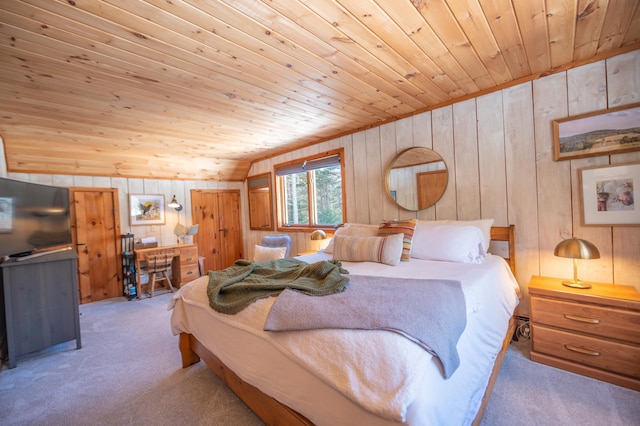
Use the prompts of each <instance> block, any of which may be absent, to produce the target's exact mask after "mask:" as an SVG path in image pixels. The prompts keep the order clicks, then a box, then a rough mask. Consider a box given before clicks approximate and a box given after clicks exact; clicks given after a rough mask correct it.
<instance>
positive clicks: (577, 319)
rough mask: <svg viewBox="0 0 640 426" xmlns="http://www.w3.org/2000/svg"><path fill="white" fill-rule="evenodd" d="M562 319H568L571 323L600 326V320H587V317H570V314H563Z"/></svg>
mask: <svg viewBox="0 0 640 426" xmlns="http://www.w3.org/2000/svg"><path fill="white" fill-rule="evenodd" d="M564 317H565V318H566V319H570V320H573V321H579V322H586V323H588V324H600V320H599V319H595V318H587V317H581V316H578V315H570V314H564Z"/></svg>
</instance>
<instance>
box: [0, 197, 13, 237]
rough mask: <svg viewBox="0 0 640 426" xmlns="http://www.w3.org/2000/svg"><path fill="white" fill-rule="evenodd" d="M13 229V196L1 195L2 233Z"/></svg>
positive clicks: (0, 224)
mask: <svg viewBox="0 0 640 426" xmlns="http://www.w3.org/2000/svg"><path fill="white" fill-rule="evenodd" d="M12 231H13V198H11V197H0V233H3V234H5V233H9V232H12Z"/></svg>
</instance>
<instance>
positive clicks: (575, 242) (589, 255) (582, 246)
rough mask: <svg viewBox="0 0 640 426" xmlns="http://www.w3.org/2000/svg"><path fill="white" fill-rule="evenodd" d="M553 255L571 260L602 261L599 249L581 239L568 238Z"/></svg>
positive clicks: (558, 246) (557, 247)
mask: <svg viewBox="0 0 640 426" xmlns="http://www.w3.org/2000/svg"><path fill="white" fill-rule="evenodd" d="M553 254H554V255H556V256H558V257H568V258H570V259H600V252H599V251H598V248H597V247H596V246H594V245H593V244H592V243H590V242H589V241H587V240H581V239H579V238H567V239H566V240H563V241H561V242H560V243H559V244H558V245H557V246H556V249H555V250H554V251H553Z"/></svg>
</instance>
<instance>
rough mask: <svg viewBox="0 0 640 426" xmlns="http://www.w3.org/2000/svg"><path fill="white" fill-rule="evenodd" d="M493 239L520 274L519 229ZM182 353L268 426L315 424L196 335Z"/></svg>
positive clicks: (497, 229)
mask: <svg viewBox="0 0 640 426" xmlns="http://www.w3.org/2000/svg"><path fill="white" fill-rule="evenodd" d="M491 240H492V241H505V242H507V243H508V245H509V257H508V258H506V257H505V260H506V261H507V263H508V264H509V266H510V267H511V270H512V271H513V274H514V275H515V273H516V255H515V226H514V225H510V226H494V227H492V228H491ZM515 327H516V323H515V318H514V317H512V318H511V320H510V321H509V327H508V330H507V333H506V335H505V337H504V341H503V342H502V347H501V349H500V352H499V353H498V356H497V357H496V360H495V362H494V365H493V369H492V371H491V376H490V378H489V384H488V385H487V388H486V389H485V393H484V396H483V398H482V404H481V406H480V409H479V410H478V413H477V414H476V417H475V419H474V421H473V425H474V426H477V425H480V423H481V421H482V417H483V416H484V412H485V409H486V408H487V404H488V403H489V397H490V395H491V391H492V390H493V386H494V384H495V382H496V380H497V378H498V373H499V372H500V367H501V366H502V361H503V359H504V356H505V354H506V352H507V349H508V347H509V343H510V342H511V337H512V336H513V333H514V331H515ZM179 347H180V353H181V355H182V367H183V368H186V367H188V366H190V365H192V364H195V363H197V362H199V361H200V360H201V359H202V360H203V361H204V362H205V364H207V365H208V366H209V368H211V370H213V372H214V373H215V374H216V375H217V376H218V377H220V379H221V380H222V381H223V382H225V383H226V384H227V386H229V388H230V389H231V390H233V391H234V392H235V393H236V395H238V397H239V398H240V399H241V400H243V401H244V402H245V404H247V405H248V406H249V408H251V409H252V410H253V412H254V413H256V414H257V415H258V416H259V417H260V418H261V419H262V420H263V421H264V422H265V423H266V424H268V425H287V426H289V425H300V426H311V425H313V423H312V422H311V421H310V420H309V419H307V418H306V417H304V416H303V415H301V414H300V413H298V412H296V411H295V410H292V409H291V408H289V407H287V406H286V405H284V404H282V403H281V402H279V401H278V400H276V399H274V398H272V397H270V396H269V395H267V394H265V393H264V392H262V391H261V390H259V389H258V388H256V387H254V386H252V385H250V384H248V383H246V382H244V381H243V380H242V379H241V378H240V377H238V375H237V374H236V373H234V372H233V371H232V370H231V369H230V368H228V367H227V366H226V365H224V363H223V362H222V361H220V359H219V358H218V357H217V356H215V355H214V354H213V353H212V352H211V351H209V350H208V349H207V348H205V347H204V346H203V345H202V343H200V342H199V341H198V339H196V338H195V337H194V336H193V335H191V334H188V333H180V340H179Z"/></svg>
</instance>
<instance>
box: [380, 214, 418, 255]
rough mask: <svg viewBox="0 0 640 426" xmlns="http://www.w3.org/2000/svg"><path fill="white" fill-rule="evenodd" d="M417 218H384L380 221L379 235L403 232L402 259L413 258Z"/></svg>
mask: <svg viewBox="0 0 640 426" xmlns="http://www.w3.org/2000/svg"><path fill="white" fill-rule="evenodd" d="M416 223H417V221H416V219H409V220H392V221H386V220H383V221H382V222H380V227H379V229H378V236H381V237H384V236H387V235H389V234H402V235H403V236H404V238H403V243H402V256H401V257H400V260H402V261H405V262H406V261H408V260H410V259H411V241H412V240H413V232H414V230H415V229H416Z"/></svg>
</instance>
